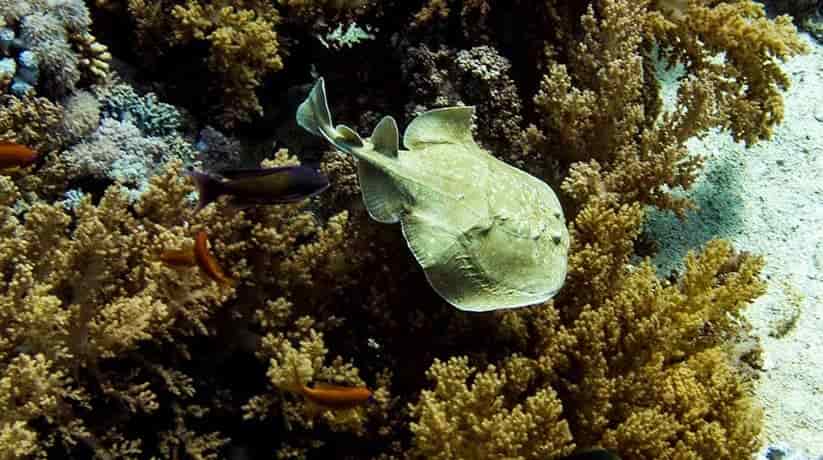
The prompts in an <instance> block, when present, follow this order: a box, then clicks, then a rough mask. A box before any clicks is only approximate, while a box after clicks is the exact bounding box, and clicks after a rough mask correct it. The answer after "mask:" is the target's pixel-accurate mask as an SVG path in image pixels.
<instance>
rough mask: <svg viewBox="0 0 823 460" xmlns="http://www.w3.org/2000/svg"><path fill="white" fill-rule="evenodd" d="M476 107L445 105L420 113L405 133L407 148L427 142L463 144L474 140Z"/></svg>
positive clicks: (419, 146) (417, 146)
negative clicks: (473, 122) (473, 121)
mask: <svg viewBox="0 0 823 460" xmlns="http://www.w3.org/2000/svg"><path fill="white" fill-rule="evenodd" d="M473 114H474V107H472V106H467V107H445V108H442V109H434V110H429V111H428V112H424V113H422V114H420V115H419V116H418V117H417V118H415V119H414V120H412V122H411V123H409V126H408V127H407V128H406V132H405V133H404V135H403V145H405V146H406V148H407V149H415V148H422V147H423V146H425V145H426V144H444V143H450V144H463V143H467V142H471V141H472V129H471V128H472V115H473Z"/></svg>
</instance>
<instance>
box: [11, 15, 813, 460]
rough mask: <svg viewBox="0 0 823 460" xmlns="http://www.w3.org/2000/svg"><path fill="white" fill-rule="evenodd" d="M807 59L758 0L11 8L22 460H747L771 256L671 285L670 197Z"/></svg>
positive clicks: (758, 133)
mask: <svg viewBox="0 0 823 460" xmlns="http://www.w3.org/2000/svg"><path fill="white" fill-rule="evenodd" d="M353 25H357V30H364V31H368V37H366V38H367V39H362V40H360V39H358V40H351V41H349V42H347V44H346V46H329V40H328V39H324V38H323V37H331V36H333V35H334V34H336V33H337V34H339V32H335V31H342V30H352V27H353ZM513 31H514V32H513ZM804 51H805V46H804V45H803V43H802V42H801V41H800V39H799V38H798V37H797V35H796V30H795V28H794V26H793V25H792V22H791V19H790V18H789V17H786V16H778V17H775V18H768V17H767V16H766V15H765V12H764V10H763V8H762V6H760V5H759V4H757V3H754V2H753V1H750V0H735V1H712V2H702V1H695V2H685V1H684V2H681V1H636V0H592V1H587V2H565V1H558V0H550V1H531V0H528V1H520V2H510V1H504V0H466V1H462V2H461V1H449V2H446V1H443V0H414V1H408V0H402V1H400V0H370V1H363V0H361V1H328V0H327V1H323V0H277V1H270V0H244V1H242V2H237V1H234V0H211V1H206V0H157V1H143V0H94V1H87V2H83V1H81V0H28V1H20V0H0V277H2V282H0V458H9V459H11V458H78V459H84V458H88V459H92V458H103V459H107V458H118V459H120V458H124V459H146V458H158V459H178V458H202V459H222V458H228V459H246V458H281V459H326V458H346V459H443V460H446V459H501V458H509V459H536V460H537V459H540V460H551V459H576V460H585V459H589V460H592V459H620V458H623V459H669V458H682V459H698V458H712V459H729V460H739V459H743V458H748V457H749V456H750V455H751V454H752V453H753V452H755V451H757V450H758V448H759V445H760V438H759V435H760V432H761V429H762V418H761V412H760V409H759V408H758V406H757V404H756V402H755V401H753V400H752V398H751V396H750V394H751V393H750V389H751V386H752V384H753V381H752V380H751V375H756V373H754V374H753V373H752V372H745V370H746V366H747V364H746V363H747V362H750V360H747V359H741V356H740V354H739V353H737V352H735V353H737V354H733V353H732V352H731V351H730V350H736V349H739V347H733V346H730V345H733V344H735V343H738V342H741V341H742V340H743V337H744V335H745V333H746V331H747V324H746V321H745V319H744V317H743V316H742V311H743V310H744V309H745V308H746V306H747V305H748V304H749V303H751V302H752V301H753V300H754V299H755V298H757V297H758V296H759V295H761V294H762V293H763V292H764V290H765V286H764V283H763V282H762V281H761V280H760V278H759V275H760V271H761V269H762V268H763V266H764V260H763V259H762V258H761V257H760V256H757V255H753V254H749V253H745V252H738V251H736V250H735V248H734V247H733V246H732V245H731V243H729V242H727V241H724V240H715V241H711V242H709V243H707V244H706V245H705V246H704V247H701V248H698V249H697V250H695V251H694V252H692V253H690V254H689V255H688V256H687V258H686V260H685V267H686V268H685V270H684V271H683V272H682V273H672V274H671V275H670V276H668V277H665V278H662V277H659V276H658V275H657V274H656V271H655V267H653V266H652V265H651V263H650V262H649V261H648V259H646V258H644V257H643V256H645V255H648V250H643V249H642V248H641V244H643V243H644V242H642V239H641V231H642V228H643V224H644V212H643V210H644V209H645V208H646V207H647V206H655V207H657V208H660V209H664V210H669V211H672V212H675V213H678V214H681V215H682V214H683V213H684V212H686V211H687V210H688V209H690V207H691V206H692V203H690V202H689V201H688V200H686V199H684V198H683V195H681V194H677V193H674V192H673V191H676V190H678V189H688V188H689V187H690V186H691V184H692V183H693V182H694V180H695V178H696V177H697V176H698V175H699V174H700V173H701V166H702V162H701V159H700V158H699V157H698V156H695V155H693V154H690V153H689V152H688V150H687V148H686V141H687V140H688V139H690V138H691V137H694V136H699V135H701V134H704V133H706V132H707V131H708V130H710V129H713V128H719V129H723V130H727V131H728V132H730V133H731V134H732V135H733V136H734V137H735V139H737V140H740V141H743V142H745V143H747V144H754V143H756V142H759V141H761V140H763V139H768V138H769V136H770V135H771V132H772V130H773V129H774V127H775V126H776V125H777V124H778V123H779V122H780V121H781V119H782V115H783V105H782V104H783V103H782V97H781V91H782V90H783V89H784V88H785V87H786V86H787V82H788V80H787V78H786V75H784V74H783V73H782V72H781V70H780V68H779V66H778V65H777V63H778V62H779V61H780V60H785V59H787V58H789V57H791V56H793V55H796V54H798V53H801V52H804ZM677 63H680V64H686V65H685V66H684V68H685V74H684V75H683V76H682V78H680V80H679V82H678V83H679V90H678V93H677V100H676V107H674V108H673V109H670V110H668V111H667V110H665V109H664V108H663V105H662V104H661V96H660V89H661V87H660V83H659V82H658V80H657V78H656V74H655V69H656V68H658V67H659V65H660V64H677ZM320 75H322V76H323V80H322V81H320V80H319V76H320ZM318 81H320V82H319V83H318ZM323 82H325V83H323ZM324 84H325V85H326V86H327V87H328V88H329V89H330V95H329V96H330V97H331V100H332V102H331V103H330V104H328V105H326V104H325V93H324V92H323V93H322V94H320V93H321V92H322V90H323V85H324ZM312 88H314V89H312ZM304 101H306V102H305V103H304ZM320 102H323V103H322V104H321V103H320ZM301 103H303V105H302V106H301ZM329 107H331V108H332V109H333V112H334V114H335V118H336V119H339V120H344V121H345V122H346V123H347V124H348V125H347V126H343V125H338V126H334V125H332V124H331V116H330V114H329V112H328V110H329ZM381 120H382V121H381ZM395 120H397V121H395ZM398 126H405V127H406V129H405V135H404V137H403V138H402V139H401V138H400V136H399V129H398ZM301 127H302V128H301ZM306 130H308V132H306ZM369 132H372V133H373V134H372V136H371V137H367V138H361V137H360V135H358V134H357V133H369ZM317 135H319V137H318V136H317ZM329 142H330V143H331V144H329ZM275 145H276V146H277V148H274V146H275ZM335 150H342V151H343V152H345V153H346V154H345V155H343V154H340V153H339V152H336V151H335ZM438 181H440V182H438ZM198 187H199V188H198ZM443 191H448V192H449V193H447V194H443V193H440V192H443ZM461 196H462V198H461ZM198 200H199V202H200V205H198V204H197V203H198ZM468 201H471V204H470V205H464V204H462V203H464V202H468ZM398 221H399V222H400V225H397V226H393V225H386V224H385V223H384V222H398ZM484 222H485V223H486V224H487V225H484ZM455 306H456V307H458V308H454V307H455ZM465 310H475V311H465ZM752 353H756V351H752Z"/></svg>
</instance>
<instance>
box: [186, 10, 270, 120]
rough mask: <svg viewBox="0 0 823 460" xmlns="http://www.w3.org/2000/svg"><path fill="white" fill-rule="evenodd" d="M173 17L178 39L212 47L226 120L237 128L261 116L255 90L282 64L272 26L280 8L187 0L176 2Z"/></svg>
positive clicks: (212, 63) (212, 64) (212, 62)
mask: <svg viewBox="0 0 823 460" xmlns="http://www.w3.org/2000/svg"><path fill="white" fill-rule="evenodd" d="M172 16H173V17H174V18H175V19H176V20H177V21H178V24H177V27H176V28H175V29H174V31H173V34H174V35H173V41H174V42H175V43H181V44H186V43H190V42H192V41H196V40H200V41H206V42H208V43H209V45H210V49H209V58H208V64H209V68H210V69H211V70H212V71H213V72H214V73H215V74H217V75H218V76H219V78H220V80H221V81H220V83H219V85H218V86H216V88H215V89H217V90H219V92H220V93H221V97H220V104H219V105H218V107H220V108H221V110H222V111H223V113H222V115H221V119H222V121H223V123H224V124H225V125H226V126H233V125H234V124H235V123H237V122H240V121H248V120H249V119H250V117H251V116H252V115H259V114H261V113H262V110H263V109H262V107H261V106H260V103H259V102H258V100H257V95H256V94H255V91H256V90H257V87H258V86H259V85H260V84H261V79H262V78H263V77H264V76H266V75H267V74H270V73H272V72H276V71H278V70H280V69H281V68H282V67H283V63H282V61H281V58H280V50H279V47H280V44H279V41H278V36H277V32H276V31H275V30H274V26H276V25H277V24H278V23H279V22H280V15H279V14H278V13H277V10H276V9H274V7H273V6H272V5H271V4H270V3H269V2H265V1H259V0H246V1H243V2H234V1H227V0H221V1H218V2H211V3H203V2H198V1H194V0H189V1H188V2H186V4H185V5H184V6H183V5H177V6H175V7H174V10H173V11H172Z"/></svg>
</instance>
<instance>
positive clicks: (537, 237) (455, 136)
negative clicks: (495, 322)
mask: <svg viewBox="0 0 823 460" xmlns="http://www.w3.org/2000/svg"><path fill="white" fill-rule="evenodd" d="M473 110H474V109H473V108H472V107H449V108H444V109H436V110H432V111H429V112H426V113H424V114H421V115H420V116H418V117H417V118H415V119H414V120H413V121H412V122H411V124H409V126H408V128H407V129H406V132H405V134H404V137H403V144H404V145H405V147H406V148H407V149H408V150H399V149H398V143H399V142H398V139H397V137H398V134H397V126H396V124H395V123H394V120H393V119H391V117H386V118H384V119H383V121H381V122H380V123H379V124H378V126H377V128H375V131H374V134H373V135H372V137H371V138H369V139H367V140H362V139H360V137H359V136H358V135H357V134H356V133H354V131H352V130H351V129H349V128H347V127H345V126H338V127H336V128H333V127H332V124H331V116H330V114H329V113H328V106H327V103H326V98H325V89H324V86H323V81H322V79H321V80H319V81H318V82H317V84H316V85H315V87H314V89H313V90H312V92H311V94H310V95H309V97H308V98H307V99H306V102H304V103H303V105H301V107H300V109H299V110H298V123H300V124H301V126H303V127H304V128H306V129H307V130H308V131H310V132H313V133H316V134H320V135H323V136H324V137H326V138H327V139H328V140H329V141H330V142H331V143H332V144H333V145H335V147H337V148H338V149H339V150H341V151H343V152H347V153H350V154H352V155H354V156H355V158H357V159H358V160H359V162H358V163H359V165H358V166H359V168H360V169H359V170H360V182H361V187H362V188H363V198H364V201H365V202H366V208H367V209H368V210H369V213H370V214H371V216H372V217H373V218H375V219H376V220H378V221H381V222H387V223H389V222H397V221H400V222H401V224H402V229H403V234H404V236H405V237H406V241H407V242H408V244H409V248H410V249H411V251H412V253H413V254H414V255H415V257H416V258H417V261H418V262H419V263H420V265H421V267H423V269H424V271H425V273H426V277H427V278H428V280H429V283H430V284H431V286H432V287H433V288H434V289H435V291H437V292H438V294H440V295H441V296H442V297H443V298H444V299H445V300H446V301H448V302H449V303H451V304H452V305H454V306H455V307H457V308H459V309H462V310H471V311H488V310H497V309H503V308H515V307H521V306H526V305H531V304H536V303H540V302H543V301H545V300H547V299H549V298H551V297H552V296H554V295H555V294H556V293H557V291H558V290H559V289H560V288H561V286H562V285H563V281H564V279H565V276H566V260H567V256H568V250H569V235H568V231H567V229H566V224H565V220H564V218H563V210H562V209H561V207H560V202H559V201H558V199H557V196H556V195H555V193H554V192H553V191H552V189H551V188H550V187H549V186H548V185H547V184H546V183H545V182H543V181H541V180H539V179H537V178H535V177H533V176H531V175H529V174H527V173H525V172H523V171H521V170H519V169H517V168H514V167H512V166H510V165H508V164H506V163H504V162H502V161H500V160H498V159H497V158H495V157H494V156H492V155H490V154H489V153H488V152H486V151H485V150H484V149H483V148H482V147H480V146H479V145H477V143H475V142H474V140H473V139H472V136H471V117H472V113H473Z"/></svg>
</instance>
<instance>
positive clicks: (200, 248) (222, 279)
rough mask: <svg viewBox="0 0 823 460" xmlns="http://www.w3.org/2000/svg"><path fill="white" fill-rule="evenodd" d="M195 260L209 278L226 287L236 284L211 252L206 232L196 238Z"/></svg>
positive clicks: (198, 234) (198, 233)
mask: <svg viewBox="0 0 823 460" xmlns="http://www.w3.org/2000/svg"><path fill="white" fill-rule="evenodd" d="M194 258H195V260H196V261H197V265H199V266H200V269H201V270H203V272H205V273H206V275H208V276H209V278H211V279H213V280H214V281H217V282H218V283H220V284H223V285H226V286H231V285H233V284H234V280H232V279H231V278H229V277H228V276H227V275H226V274H225V273H224V272H223V269H221V268H220V265H219V264H218V263H217V259H215V258H214V256H213V255H212V253H211V252H209V242H208V235H207V234H206V231H205V230H200V231H199V232H197V236H195V238H194Z"/></svg>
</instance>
